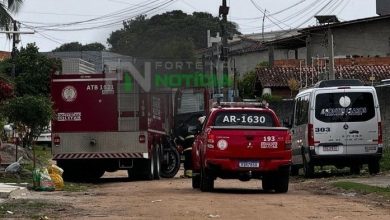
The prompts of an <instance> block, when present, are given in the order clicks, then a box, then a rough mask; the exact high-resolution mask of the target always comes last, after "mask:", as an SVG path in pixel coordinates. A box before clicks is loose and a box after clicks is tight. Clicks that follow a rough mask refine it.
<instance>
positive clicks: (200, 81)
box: [120, 61, 233, 92]
mask: <svg viewBox="0 0 390 220" xmlns="http://www.w3.org/2000/svg"><path fill="white" fill-rule="evenodd" d="M120 68H121V69H122V71H123V81H124V84H123V89H124V91H125V92H131V91H133V89H134V87H135V83H136V84H137V85H139V86H140V87H141V88H142V89H143V90H144V91H145V92H150V91H151V90H152V89H172V88H199V87H208V88H211V87H225V88H226V87H227V88H228V87H232V86H233V80H231V79H230V78H229V77H228V76H227V74H224V75H223V76H216V75H214V74H209V73H204V72H203V71H202V70H203V66H202V65H201V63H193V62H182V61H181V62H145V63H144V67H143V74H141V72H142V71H139V69H137V68H136V67H135V66H134V64H133V63H131V62H123V63H121V66H120Z"/></svg>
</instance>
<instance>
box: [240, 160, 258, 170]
mask: <svg viewBox="0 0 390 220" xmlns="http://www.w3.org/2000/svg"><path fill="white" fill-rule="evenodd" d="M238 166H239V167H241V168H258V167H260V162H259V161H240V162H239V163H238Z"/></svg>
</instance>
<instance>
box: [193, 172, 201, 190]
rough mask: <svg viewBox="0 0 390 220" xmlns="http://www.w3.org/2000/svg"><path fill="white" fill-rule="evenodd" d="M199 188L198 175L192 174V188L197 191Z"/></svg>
mask: <svg viewBox="0 0 390 220" xmlns="http://www.w3.org/2000/svg"><path fill="white" fill-rule="evenodd" d="M199 187H200V174H199V173H192V188H193V189H198V188H199Z"/></svg>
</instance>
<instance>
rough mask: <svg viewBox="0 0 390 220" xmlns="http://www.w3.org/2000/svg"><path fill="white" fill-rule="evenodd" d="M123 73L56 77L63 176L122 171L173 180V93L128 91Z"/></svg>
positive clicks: (57, 149) (176, 161) (56, 137)
mask: <svg viewBox="0 0 390 220" xmlns="http://www.w3.org/2000/svg"><path fill="white" fill-rule="evenodd" d="M126 86H128V85H125V82H124V80H123V73H122V74H121V73H118V72H114V73H110V74H108V73H106V74H104V73H98V74H65V75H64V74H63V75H53V77H52V83H51V89H52V91H51V95H52V99H53V102H54V111H55V118H54V119H53V122H52V137H53V140H52V142H53V143H52V153H53V159H54V160H56V161H57V164H58V165H59V166H60V167H62V168H63V169H64V171H65V172H64V178H66V179H77V180H90V179H91V180H92V179H97V178H100V177H101V176H102V175H103V174H104V172H106V171H108V172H113V171H116V170H120V169H125V170H127V171H128V174H129V177H130V178H133V179H159V178H160V176H162V177H173V176H174V175H175V174H176V173H177V171H178V169H179V166H180V157H179V155H178V153H177V150H176V147H175V146H174V143H173V140H172V139H171V138H170V135H169V134H170V131H171V130H172V128H173V114H174V109H173V106H174V98H173V95H172V94H174V92H172V91H162V90H161V91H153V90H152V91H150V92H144V91H143V90H142V89H141V88H140V86H139V85H138V84H137V83H134V84H133V85H131V88H129V87H127V88H126Z"/></svg>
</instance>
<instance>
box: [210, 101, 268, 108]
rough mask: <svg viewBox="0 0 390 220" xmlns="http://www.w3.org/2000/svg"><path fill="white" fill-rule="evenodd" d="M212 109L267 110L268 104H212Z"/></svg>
mask: <svg viewBox="0 0 390 220" xmlns="http://www.w3.org/2000/svg"><path fill="white" fill-rule="evenodd" d="M212 106H213V108H228V107H230V108H234V107H236V108H240V107H241V108H268V103H266V102H264V103H260V102H219V103H218V102H214V103H213V105H212Z"/></svg>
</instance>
